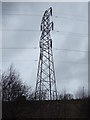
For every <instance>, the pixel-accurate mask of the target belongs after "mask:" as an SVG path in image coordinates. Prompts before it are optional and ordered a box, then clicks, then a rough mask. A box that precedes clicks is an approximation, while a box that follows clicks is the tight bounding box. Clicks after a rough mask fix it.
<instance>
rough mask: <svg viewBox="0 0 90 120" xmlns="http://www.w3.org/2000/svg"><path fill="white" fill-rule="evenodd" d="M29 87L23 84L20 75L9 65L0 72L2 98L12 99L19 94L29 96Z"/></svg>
mask: <svg viewBox="0 0 90 120" xmlns="http://www.w3.org/2000/svg"><path fill="white" fill-rule="evenodd" d="M29 89H31V88H29V87H27V86H26V85H24V84H23V83H22V81H21V79H20V75H19V73H18V72H16V70H15V69H14V67H13V65H11V66H10V68H9V69H8V71H7V72H4V73H3V74H2V100H3V101H14V100H16V98H18V97H20V96H25V97H26V98H28V97H29V93H28V91H29Z"/></svg>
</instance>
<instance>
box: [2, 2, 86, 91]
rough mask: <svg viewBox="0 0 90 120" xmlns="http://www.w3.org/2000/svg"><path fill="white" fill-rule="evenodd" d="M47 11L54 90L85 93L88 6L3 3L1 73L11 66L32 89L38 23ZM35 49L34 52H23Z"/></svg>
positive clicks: (38, 32)
mask: <svg viewBox="0 0 90 120" xmlns="http://www.w3.org/2000/svg"><path fill="white" fill-rule="evenodd" d="M49 7H52V8H53V16H52V17H51V21H53V22H54V31H52V32H51V37H52V41H53V55H54V64H55V73H56V81H57V89H58V91H63V90H64V89H66V91H67V92H69V93H75V91H77V90H78V89H79V88H82V87H83V86H84V87H85V89H87V88H88V64H87V63H88V52H87V51H88V3H83V2H82V3H78V2H74V3H70V2H65V3H53V2H52V3H38V2H37V3H25V2H24V3H23V2H22V3H19V2H16V3H3V4H2V12H3V14H2V15H3V16H2V19H3V22H2V27H3V33H2V47H3V51H2V54H3V57H2V58H3V70H6V69H7V68H8V67H9V66H10V64H11V63H13V64H14V66H15V68H16V69H17V71H19V72H20V74H21V78H22V80H23V81H24V82H26V83H27V84H28V85H30V86H32V88H33V89H34V88H35V84H36V77H37V76H36V74H37V67H38V61H36V60H38V58H39V40H40V35H41V32H40V22H41V18H42V16H43V13H44V11H45V10H46V9H48V8H49ZM28 30H32V31H28ZM35 47H36V48H37V49H26V48H35ZM55 48H57V49H62V50H56V49H55ZM63 49H64V50H63ZM65 49H67V50H65ZM75 50H77V51H75Z"/></svg>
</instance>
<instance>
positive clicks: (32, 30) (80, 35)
mask: <svg viewBox="0 0 90 120" xmlns="http://www.w3.org/2000/svg"><path fill="white" fill-rule="evenodd" d="M0 31H1V30H0ZM2 31H19V32H20V31H27V32H40V31H39V30H35V29H2ZM54 32H56V33H62V34H70V35H78V36H79V37H88V34H82V33H76V32H66V31H59V30H54Z"/></svg>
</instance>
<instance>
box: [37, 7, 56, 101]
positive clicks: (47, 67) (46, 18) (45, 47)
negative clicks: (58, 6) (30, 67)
mask: <svg viewBox="0 0 90 120" xmlns="http://www.w3.org/2000/svg"><path fill="white" fill-rule="evenodd" d="M50 16H52V8H51V7H50V8H49V9H48V10H46V11H45V12H44V15H43V17H42V21H41V31H42V34H41V38H40V57H39V63H38V72H37V82H36V90H35V98H36V100H56V99H57V89H56V79H55V71H54V63H53V53H52V39H51V37H50V31H51V30H53V22H50Z"/></svg>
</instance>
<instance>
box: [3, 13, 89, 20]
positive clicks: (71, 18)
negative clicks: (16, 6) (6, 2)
mask: <svg viewBox="0 0 90 120" xmlns="http://www.w3.org/2000/svg"><path fill="white" fill-rule="evenodd" d="M2 15H12V16H19V15H20V16H34V17H35V16H41V15H40V14H26V13H25V14H24V13H23V14H21V13H20V14H16V13H15V14H2ZM70 16H72V15H70ZM70 16H69V17H66V16H62V15H61V16H58V15H53V18H61V19H68V20H77V21H78V20H79V21H83V22H88V19H87V20H85V19H80V18H76V16H75V18H73V17H70ZM84 18H85V17H84Z"/></svg>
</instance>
